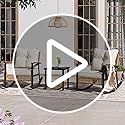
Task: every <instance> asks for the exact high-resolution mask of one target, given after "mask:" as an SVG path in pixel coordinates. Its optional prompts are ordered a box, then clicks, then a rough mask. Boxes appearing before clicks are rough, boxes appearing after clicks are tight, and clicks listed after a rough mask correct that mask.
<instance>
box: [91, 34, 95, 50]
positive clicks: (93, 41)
mask: <svg viewBox="0 0 125 125" xmlns="http://www.w3.org/2000/svg"><path fill="white" fill-rule="evenodd" d="M95 47H96V39H95V36H91V37H90V49H94V48H95Z"/></svg>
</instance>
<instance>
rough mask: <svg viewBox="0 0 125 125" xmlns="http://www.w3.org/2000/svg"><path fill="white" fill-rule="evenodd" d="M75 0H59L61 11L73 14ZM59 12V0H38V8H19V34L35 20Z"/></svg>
mask: <svg viewBox="0 0 125 125" xmlns="http://www.w3.org/2000/svg"><path fill="white" fill-rule="evenodd" d="M73 10H74V0H59V13H66V14H73V13H74V11H73ZM51 14H57V0H41V2H39V1H38V2H37V9H35V8H29V9H26V10H21V9H20V8H19V36H20V35H21V34H22V32H23V31H24V30H25V29H26V28H27V27H29V26H30V25H31V24H32V23H33V22H34V21H37V20H38V19H40V18H42V17H44V16H48V15H51Z"/></svg>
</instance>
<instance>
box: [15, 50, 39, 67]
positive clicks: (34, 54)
mask: <svg viewBox="0 0 125 125" xmlns="http://www.w3.org/2000/svg"><path fill="white" fill-rule="evenodd" d="M39 52H40V50H39V49H26V48H18V49H17V52H16V60H15V67H17V68H25V67H26V68H30V67H31V63H33V62H38V61H39V60H38V59H39Z"/></svg>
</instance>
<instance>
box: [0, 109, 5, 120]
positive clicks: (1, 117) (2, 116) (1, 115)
mask: <svg viewBox="0 0 125 125" xmlns="http://www.w3.org/2000/svg"><path fill="white" fill-rule="evenodd" d="M4 118H5V112H4V111H2V109H1V108H0V121H2V120H4Z"/></svg>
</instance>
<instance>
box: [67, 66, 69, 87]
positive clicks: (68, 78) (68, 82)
mask: <svg viewBox="0 0 125 125" xmlns="http://www.w3.org/2000/svg"><path fill="white" fill-rule="evenodd" d="M68 72H69V68H68V69H67V73H68ZM68 88H69V78H68V79H67V89H68Z"/></svg>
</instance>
